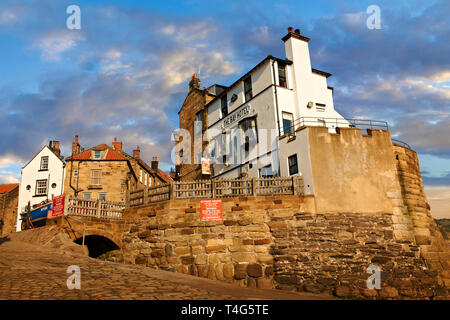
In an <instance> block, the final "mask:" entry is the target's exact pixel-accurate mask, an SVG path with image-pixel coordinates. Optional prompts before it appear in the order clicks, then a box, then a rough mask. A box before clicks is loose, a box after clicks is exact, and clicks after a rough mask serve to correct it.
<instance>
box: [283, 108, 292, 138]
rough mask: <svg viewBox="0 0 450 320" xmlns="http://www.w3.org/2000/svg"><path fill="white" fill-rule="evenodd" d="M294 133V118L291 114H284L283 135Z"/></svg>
mask: <svg viewBox="0 0 450 320" xmlns="http://www.w3.org/2000/svg"><path fill="white" fill-rule="evenodd" d="M293 131H294V116H293V115H292V113H290V112H283V134H292V133H293Z"/></svg>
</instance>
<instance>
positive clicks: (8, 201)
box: [0, 184, 19, 237]
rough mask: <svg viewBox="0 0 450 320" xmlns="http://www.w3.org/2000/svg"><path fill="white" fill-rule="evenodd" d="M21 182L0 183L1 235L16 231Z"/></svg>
mask: <svg viewBox="0 0 450 320" xmlns="http://www.w3.org/2000/svg"><path fill="white" fill-rule="evenodd" d="M18 202H19V184H3V185H0V237H4V236H6V235H7V234H9V233H11V232H14V231H16V225H15V223H16V217H17V205H18Z"/></svg>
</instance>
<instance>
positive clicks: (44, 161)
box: [40, 156, 48, 170]
mask: <svg viewBox="0 0 450 320" xmlns="http://www.w3.org/2000/svg"><path fill="white" fill-rule="evenodd" d="M40 170H48V157H47V156H46V157H42V158H41V169H40Z"/></svg>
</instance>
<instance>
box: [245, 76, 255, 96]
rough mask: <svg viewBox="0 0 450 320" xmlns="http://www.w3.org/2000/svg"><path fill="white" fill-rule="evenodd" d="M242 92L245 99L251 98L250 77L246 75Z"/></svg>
mask: <svg viewBox="0 0 450 320" xmlns="http://www.w3.org/2000/svg"><path fill="white" fill-rule="evenodd" d="M244 94H245V101H248V100H250V99H251V98H253V93H252V77H248V78H247V79H245V80H244Z"/></svg>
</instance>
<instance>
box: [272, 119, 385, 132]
mask: <svg viewBox="0 0 450 320" xmlns="http://www.w3.org/2000/svg"><path fill="white" fill-rule="evenodd" d="M302 126H323V127H328V128H358V129H361V130H367V129H378V130H389V126H388V123H387V122H386V121H379V120H369V119H344V118H326V117H301V118H298V119H296V120H294V121H292V122H291V125H290V126H288V127H286V128H285V127H283V125H282V124H281V126H280V132H279V134H280V136H281V135H284V134H290V135H295V130H296V129H298V128H300V127H302Z"/></svg>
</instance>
